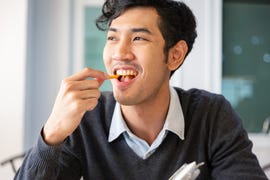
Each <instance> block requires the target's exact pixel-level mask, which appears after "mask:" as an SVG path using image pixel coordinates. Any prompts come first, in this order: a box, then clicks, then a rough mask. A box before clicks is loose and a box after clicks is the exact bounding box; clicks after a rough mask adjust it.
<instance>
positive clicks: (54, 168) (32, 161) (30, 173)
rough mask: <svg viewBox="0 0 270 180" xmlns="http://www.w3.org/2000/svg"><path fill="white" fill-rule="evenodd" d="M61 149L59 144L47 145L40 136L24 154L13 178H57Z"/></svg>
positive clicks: (51, 179) (24, 179)
mask: <svg viewBox="0 0 270 180" xmlns="http://www.w3.org/2000/svg"><path fill="white" fill-rule="evenodd" d="M61 149H62V147H61V145H60V146H48V145H47V144H45V142H44V141H43V139H42V137H41V136H40V137H39V139H38V142H37V144H36V145H35V146H34V147H33V148H32V149H31V150H30V151H29V152H28V153H27V154H26V156H25V158H24V161H23V164H22V166H21V167H20V169H19V170H18V172H17V173H16V175H15V178H14V179H20V180H26V179H42V180H43V179H44V180H46V179H48V180H49V179H50V180H53V179H54V178H55V179H57V177H58V175H59V171H60V170H59V169H60V167H59V158H60V153H61Z"/></svg>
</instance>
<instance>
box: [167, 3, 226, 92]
mask: <svg viewBox="0 0 270 180" xmlns="http://www.w3.org/2000/svg"><path fill="white" fill-rule="evenodd" d="M184 2H185V3H186V4H187V5H188V6H189V7H190V8H191V10H192V11H193V13H194V14H195V17H196V19H197V33H198V37H197V39H196V40H195V43H194V47H193V49H192V51H191V53H190V54H189V55H188V57H187V59H186V60H185V62H184V64H183V66H182V67H180V69H179V70H178V71H177V72H176V73H175V75H174V77H173V79H172V84H173V85H176V86H179V87H182V88H184V89H190V88H200V89H205V90H208V91H211V92H216V93H221V75H222V72H221V61H222V59H221V58H222V52H221V49H222V47H221V45H222V30H221V29H222V24H221V23H222V0H202V1H198V0H184Z"/></svg>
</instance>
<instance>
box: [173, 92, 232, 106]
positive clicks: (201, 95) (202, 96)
mask: <svg viewBox="0 0 270 180" xmlns="http://www.w3.org/2000/svg"><path fill="white" fill-rule="evenodd" d="M175 90H176V92H177V94H178V96H179V99H180V102H181V106H183V108H184V107H190V106H203V107H215V108H218V107H220V106H224V105H225V106H230V103H229V102H228V101H227V100H226V99H225V97H224V96H223V95H221V94H216V93H212V92H209V91H206V90H202V89H196V88H192V89H189V90H183V89H181V88H177V87H175Z"/></svg>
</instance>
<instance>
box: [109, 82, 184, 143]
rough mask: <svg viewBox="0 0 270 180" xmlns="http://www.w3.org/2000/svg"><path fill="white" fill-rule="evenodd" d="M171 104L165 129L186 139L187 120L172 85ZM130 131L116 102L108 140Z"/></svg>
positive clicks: (110, 140)
mask: <svg viewBox="0 0 270 180" xmlns="http://www.w3.org/2000/svg"><path fill="white" fill-rule="evenodd" d="M170 94H171V96H170V106H169V111H168V114H167V117H166V120H165V124H164V128H163V129H165V130H168V131H171V132H173V133H174V134H176V135H177V136H178V137H179V138H180V139H182V140H184V133H185V132H184V130H185V121H184V116H183V111H182V107H181V104H180V99H179V97H178V95H177V92H176V90H175V89H174V88H172V87H170ZM175 117H178V118H175ZM126 131H127V132H130V130H129V128H128V127H127V125H126V122H125V120H124V118H123V116H122V113H121V108H120V104H119V103H118V102H116V105H115V108H114V113H113V117H112V122H111V126H110V132H109V137H108V141H109V142H112V141H114V140H115V139H116V138H118V137H119V136H120V135H121V134H122V133H123V132H126Z"/></svg>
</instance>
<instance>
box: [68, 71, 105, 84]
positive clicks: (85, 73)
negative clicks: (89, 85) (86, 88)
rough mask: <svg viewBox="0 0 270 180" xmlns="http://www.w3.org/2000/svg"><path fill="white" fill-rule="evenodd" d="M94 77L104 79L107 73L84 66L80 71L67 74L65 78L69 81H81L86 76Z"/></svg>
mask: <svg viewBox="0 0 270 180" xmlns="http://www.w3.org/2000/svg"><path fill="white" fill-rule="evenodd" d="M89 77H91V78H96V79H101V80H105V79H107V78H108V75H107V74H106V73H104V72H102V71H99V70H95V69H91V68H84V69H83V70H81V71H80V72H78V73H76V74H73V75H71V76H69V77H68V78H67V79H68V80H71V81H81V80H85V79H86V78H89Z"/></svg>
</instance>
